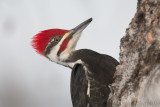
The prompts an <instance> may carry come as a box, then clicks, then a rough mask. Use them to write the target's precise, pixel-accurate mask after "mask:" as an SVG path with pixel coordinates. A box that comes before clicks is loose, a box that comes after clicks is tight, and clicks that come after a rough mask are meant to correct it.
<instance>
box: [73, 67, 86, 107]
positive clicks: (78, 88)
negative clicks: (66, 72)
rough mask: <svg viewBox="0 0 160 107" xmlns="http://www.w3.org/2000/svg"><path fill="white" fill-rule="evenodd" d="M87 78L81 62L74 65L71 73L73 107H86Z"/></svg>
mask: <svg viewBox="0 0 160 107" xmlns="http://www.w3.org/2000/svg"><path fill="white" fill-rule="evenodd" d="M87 83H88V81H87V78H86V75H85V71H84V69H83V66H82V65H81V64H76V65H74V67H73V69H72V74H71V98H72V104H73V107H87V104H88V96H87V87H88V86H87Z"/></svg>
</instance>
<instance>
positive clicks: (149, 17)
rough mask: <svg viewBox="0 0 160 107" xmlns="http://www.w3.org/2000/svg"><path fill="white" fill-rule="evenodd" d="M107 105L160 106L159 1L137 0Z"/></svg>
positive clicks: (123, 39) (131, 106) (110, 106)
mask: <svg viewBox="0 0 160 107" xmlns="http://www.w3.org/2000/svg"><path fill="white" fill-rule="evenodd" d="M137 5H138V7H137V12H136V14H135V16H134V18H133V19H132V21H131V23H130V25H129V27H128V29H127V30H126V35H125V36H124V37H123V38H122V39H121V45H120V65H119V66H117V71H116V73H115V82H114V83H113V84H112V85H111V90H112V93H111V94H110V96H109V99H108V106H107V107H160V0H138V3H137Z"/></svg>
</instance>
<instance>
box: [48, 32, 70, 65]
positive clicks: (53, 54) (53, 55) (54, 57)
mask: <svg viewBox="0 0 160 107" xmlns="http://www.w3.org/2000/svg"><path fill="white" fill-rule="evenodd" d="M71 33H72V31H70V32H67V33H66V34H65V35H64V36H63V38H62V39H61V41H60V42H59V43H58V44H57V45H56V46H54V47H53V48H54V49H51V52H50V54H48V55H47V57H48V58H49V59H51V60H52V61H54V62H56V63H58V61H59V58H58V57H57V53H58V51H59V49H60V46H61V45H62V43H63V41H64V39H66V38H67V36H68V35H69V34H71Z"/></svg>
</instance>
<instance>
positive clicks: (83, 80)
mask: <svg viewBox="0 0 160 107" xmlns="http://www.w3.org/2000/svg"><path fill="white" fill-rule="evenodd" d="M77 60H81V61H82V62H83V63H82V64H75V65H74V67H73V69H72V73H71V98H72V103H73V107H106V104H107V99H108V96H109V93H110V89H109V87H108V85H109V84H111V83H112V82H113V80H114V79H113V75H114V72H115V71H116V66H117V65H118V64H119V63H118V61H117V60H115V59H114V58H112V57H111V56H108V55H104V54H99V53H97V52H94V51H92V50H88V49H81V50H76V51H74V52H73V53H72V55H71V56H70V58H68V60H67V62H76V61H77ZM86 68H87V69H86ZM88 82H90V86H89V90H90V95H87V91H88Z"/></svg>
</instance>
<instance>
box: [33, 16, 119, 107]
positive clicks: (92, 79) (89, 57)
mask: <svg viewBox="0 0 160 107" xmlns="http://www.w3.org/2000/svg"><path fill="white" fill-rule="evenodd" d="M91 21H92V18H90V19H88V20H86V21H84V22H83V23H81V24H80V25H78V26H77V27H75V28H74V29H71V30H63V29H49V30H45V31H42V32H40V33H38V34H37V35H35V36H34V37H33V40H32V46H33V47H34V48H35V49H36V51H37V52H38V53H39V54H41V55H43V56H45V57H47V58H48V59H49V60H51V61H53V62H56V63H58V64H61V65H63V66H66V67H69V68H71V69H72V73H71V98H72V104H73V106H74V107H106V105H107V99H108V96H109V93H110V89H109V87H108V85H109V84H111V83H112V82H113V80H114V79H113V75H114V72H115V70H116V66H117V65H118V64H119V63H118V61H117V60H115V59H114V58H113V57H111V56H109V55H104V54H99V53H97V52H95V51H92V50H89V49H80V50H75V46H76V44H77V41H78V39H79V37H80V36H81V33H82V31H83V30H84V29H85V28H86V27H87V26H88V25H89V23H90V22H91Z"/></svg>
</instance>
